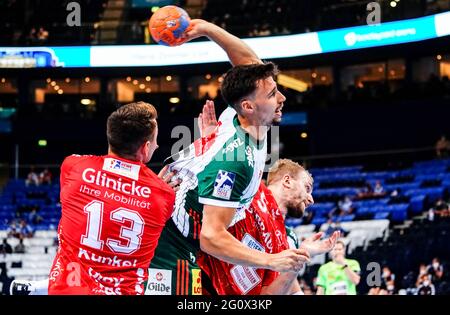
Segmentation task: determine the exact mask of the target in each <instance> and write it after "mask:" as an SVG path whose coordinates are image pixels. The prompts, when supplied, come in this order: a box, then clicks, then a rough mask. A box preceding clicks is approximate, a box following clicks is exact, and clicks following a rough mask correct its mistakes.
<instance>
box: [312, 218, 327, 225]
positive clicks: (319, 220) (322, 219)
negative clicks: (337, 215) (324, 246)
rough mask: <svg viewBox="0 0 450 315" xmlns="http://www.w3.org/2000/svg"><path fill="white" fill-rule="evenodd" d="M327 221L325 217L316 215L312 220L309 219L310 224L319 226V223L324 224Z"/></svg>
mask: <svg viewBox="0 0 450 315" xmlns="http://www.w3.org/2000/svg"><path fill="white" fill-rule="evenodd" d="M327 221H328V219H327V218H316V217H314V219H312V221H311V224H314V225H315V226H320V225H322V224H324V223H325V222H327Z"/></svg>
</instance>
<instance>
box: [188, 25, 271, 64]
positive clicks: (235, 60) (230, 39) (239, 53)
mask: <svg viewBox="0 0 450 315" xmlns="http://www.w3.org/2000/svg"><path fill="white" fill-rule="evenodd" d="M191 23H192V29H191V30H190V31H188V32H187V34H186V37H187V40H188V41H189V40H192V39H194V38H198V37H202V36H206V37H208V38H209V39H210V40H212V41H213V42H215V43H217V44H218V45H219V46H220V47H222V49H223V50H225V52H226V53H227V55H228V58H229V59H230V62H231V64H232V65H233V66H237V65H247V64H253V63H262V61H261V59H259V57H258V56H257V55H256V53H255V52H254V51H253V50H252V49H251V48H250V47H249V46H248V45H247V44H246V43H245V42H244V41H243V40H241V39H240V38H238V37H236V36H234V35H232V34H230V33H228V32H227V31H226V30H224V29H223V28H221V27H219V26H217V25H215V24H213V23H210V22H207V21H205V20H201V19H194V20H192V21H191Z"/></svg>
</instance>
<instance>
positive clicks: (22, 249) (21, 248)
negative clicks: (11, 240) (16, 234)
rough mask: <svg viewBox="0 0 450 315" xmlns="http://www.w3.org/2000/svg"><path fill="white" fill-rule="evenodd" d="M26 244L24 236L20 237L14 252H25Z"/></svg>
mask: <svg viewBox="0 0 450 315" xmlns="http://www.w3.org/2000/svg"><path fill="white" fill-rule="evenodd" d="M25 251H26V250H25V245H24V244H23V237H22V238H20V240H19V244H17V245H16V246H15V247H14V253H16V254H25Z"/></svg>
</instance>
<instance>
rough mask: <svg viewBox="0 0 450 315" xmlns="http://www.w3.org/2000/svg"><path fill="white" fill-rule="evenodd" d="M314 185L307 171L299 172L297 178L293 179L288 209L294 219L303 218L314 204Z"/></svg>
mask: <svg viewBox="0 0 450 315" xmlns="http://www.w3.org/2000/svg"><path fill="white" fill-rule="evenodd" d="M312 189H313V184H312V180H311V177H310V176H309V175H308V173H306V172H305V171H301V172H299V174H298V175H297V178H293V179H292V185H291V189H290V191H289V192H288V200H287V207H288V209H289V215H290V216H292V217H302V216H303V214H304V213H305V209H306V208H307V207H309V206H310V205H312V204H313V203H314V199H313V197H312Z"/></svg>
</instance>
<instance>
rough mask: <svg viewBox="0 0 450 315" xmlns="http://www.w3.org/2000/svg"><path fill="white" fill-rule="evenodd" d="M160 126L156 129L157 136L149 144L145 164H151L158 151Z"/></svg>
mask: <svg viewBox="0 0 450 315" xmlns="http://www.w3.org/2000/svg"><path fill="white" fill-rule="evenodd" d="M158 147H159V146H158V125H156V128H155V134H154V136H153V139H152V140H151V141H148V142H147V154H146V158H145V162H144V163H148V162H150V160H151V159H152V156H153V153H155V151H156V149H158Z"/></svg>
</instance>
